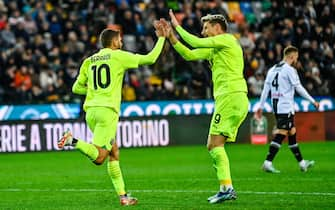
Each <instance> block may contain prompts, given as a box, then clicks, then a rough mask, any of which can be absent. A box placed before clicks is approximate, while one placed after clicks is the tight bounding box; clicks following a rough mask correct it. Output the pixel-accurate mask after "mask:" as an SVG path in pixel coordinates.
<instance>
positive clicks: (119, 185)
mask: <svg viewBox="0 0 335 210" xmlns="http://www.w3.org/2000/svg"><path fill="white" fill-rule="evenodd" d="M107 171H108V174H109V176H110V178H111V180H112V182H113V185H114V188H115V191H116V192H117V193H118V195H124V194H126V191H125V186H124V181H123V177H122V172H121V168H120V164H119V161H118V160H113V161H109V162H108V164H107Z"/></svg>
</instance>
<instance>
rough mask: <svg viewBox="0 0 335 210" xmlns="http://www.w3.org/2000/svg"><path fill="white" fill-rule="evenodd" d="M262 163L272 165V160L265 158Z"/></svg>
mask: <svg viewBox="0 0 335 210" xmlns="http://www.w3.org/2000/svg"><path fill="white" fill-rule="evenodd" d="M264 165H265V166H266V167H269V166H272V161H269V160H265V161H264Z"/></svg>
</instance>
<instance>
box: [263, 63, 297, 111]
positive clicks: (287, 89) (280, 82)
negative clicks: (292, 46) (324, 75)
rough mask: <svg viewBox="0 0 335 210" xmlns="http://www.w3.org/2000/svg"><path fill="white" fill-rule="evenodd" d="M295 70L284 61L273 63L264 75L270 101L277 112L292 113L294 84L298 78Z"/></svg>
mask: <svg viewBox="0 0 335 210" xmlns="http://www.w3.org/2000/svg"><path fill="white" fill-rule="evenodd" d="M295 71H296V70H295V69H294V68H293V67H291V66H290V65H288V64H287V63H285V62H283V61H282V62H280V63H278V64H276V65H274V66H273V67H272V68H271V69H270V70H269V72H268V74H267V76H266V81H265V82H266V83H267V84H268V85H269V86H270V93H271V102H272V106H273V109H274V112H275V113H277V114H283V113H294V85H295V83H296V82H295V81H296V80H297V79H298V80H299V78H296V77H298V75H297V74H296V72H295Z"/></svg>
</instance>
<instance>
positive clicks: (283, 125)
mask: <svg viewBox="0 0 335 210" xmlns="http://www.w3.org/2000/svg"><path fill="white" fill-rule="evenodd" d="M276 120H277V128H278V129H284V130H291V128H293V127H294V115H293V114H291V113H289V114H276Z"/></svg>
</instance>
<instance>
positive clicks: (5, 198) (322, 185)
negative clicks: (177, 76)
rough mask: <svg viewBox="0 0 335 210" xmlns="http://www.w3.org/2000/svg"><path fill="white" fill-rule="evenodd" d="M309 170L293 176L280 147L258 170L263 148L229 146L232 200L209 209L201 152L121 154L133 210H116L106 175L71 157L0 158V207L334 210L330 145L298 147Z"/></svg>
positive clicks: (290, 160)
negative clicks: (271, 170) (270, 168)
mask: <svg viewBox="0 0 335 210" xmlns="http://www.w3.org/2000/svg"><path fill="white" fill-rule="evenodd" d="M300 148H301V151H302V153H303V156H304V157H305V158H306V159H314V160H315V161H316V165H315V167H314V168H312V169H311V170H310V171H308V172H307V173H302V172H300V170H299V168H298V164H297V162H296V161H295V159H294V157H293V155H292V154H291V152H290V151H289V149H288V148H287V144H284V145H283V146H282V148H281V150H280V151H279V153H278V155H277V157H276V159H275V161H274V164H275V166H276V167H277V168H278V169H279V170H281V172H282V173H281V174H268V173H264V172H263V171H261V169H260V167H261V165H262V162H263V160H264V157H265V155H266V153H267V150H268V145H257V146H256V145H249V144H229V145H227V146H226V150H227V153H228V155H229V158H230V163H231V172H232V177H233V184H234V187H235V189H236V191H237V193H238V199H237V200H235V201H226V202H224V203H221V204H215V205H210V204H208V203H207V197H208V196H210V195H213V194H214V193H216V191H217V190H218V182H217V180H216V176H215V172H214V169H213V168H212V162H211V159H210V157H209V154H208V152H207V150H206V147H205V146H178V147H165V148H132V149H121V167H122V169H123V175H124V178H125V182H126V186H127V189H128V191H130V192H131V193H132V195H133V196H135V197H137V198H138V199H139V203H138V205H137V206H131V207H120V206H119V201H118V197H117V195H116V193H115V192H114V189H113V186H112V183H111V181H110V180H109V177H108V175H107V172H106V165H103V166H95V165H93V164H92V163H90V162H89V160H88V159H87V158H86V157H85V156H83V155H82V154H80V153H79V152H78V151H66V152H65V151H64V152H46V153H25V154H0V209H10V210H12V209H34V210H35V209H43V210H44V209H55V210H62V209H80V210H84V209H92V210H96V209H97V210H101V209H124V208H129V209H141V210H142V209H148V210H152V209H164V210H165V209H299V210H300V209H322V210H324V209H335V163H334V161H335V142H334V141H333V142H323V143H301V144H300Z"/></svg>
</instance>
